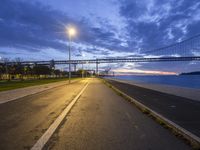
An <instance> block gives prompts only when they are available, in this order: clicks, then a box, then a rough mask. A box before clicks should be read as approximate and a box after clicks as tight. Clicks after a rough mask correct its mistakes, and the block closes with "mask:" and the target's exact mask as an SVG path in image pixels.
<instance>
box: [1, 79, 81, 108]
mask: <svg viewBox="0 0 200 150" xmlns="http://www.w3.org/2000/svg"><path fill="white" fill-rule="evenodd" d="M77 80H79V79H76V80H72V81H71V82H72V83H73V82H76V81H77ZM67 84H68V81H60V82H54V83H48V84H43V85H36V86H30V87H25V88H19V89H14V90H9V91H3V92H0V104H3V103H6V102H9V101H13V100H16V99H19V98H22V97H24V96H28V95H31V94H35V93H38V92H42V91H45V90H48V89H52V88H55V87H58V86H62V85H67Z"/></svg>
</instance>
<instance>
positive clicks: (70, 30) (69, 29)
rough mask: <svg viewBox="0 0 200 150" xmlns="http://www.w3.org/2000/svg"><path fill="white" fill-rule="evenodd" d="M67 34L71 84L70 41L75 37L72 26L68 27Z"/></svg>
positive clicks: (74, 30)
mask: <svg viewBox="0 0 200 150" xmlns="http://www.w3.org/2000/svg"><path fill="white" fill-rule="evenodd" d="M67 34H68V37H69V83H71V40H72V37H74V36H75V35H76V29H75V28H74V27H72V26H70V27H68V28H67Z"/></svg>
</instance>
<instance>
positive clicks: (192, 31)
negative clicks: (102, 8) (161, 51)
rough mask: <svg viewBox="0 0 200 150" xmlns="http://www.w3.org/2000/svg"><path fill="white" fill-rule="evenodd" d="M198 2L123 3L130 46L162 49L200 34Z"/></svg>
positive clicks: (146, 0)
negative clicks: (137, 44)
mask: <svg viewBox="0 0 200 150" xmlns="http://www.w3.org/2000/svg"><path fill="white" fill-rule="evenodd" d="M199 10H200V3H199V0H189V1H187V0H178V1H177V0H152V1H151V0H143V1H141V0H134V1H132V0H121V7H120V14H121V15H122V16H124V18H126V22H127V27H126V28H127V30H128V33H129V37H130V39H129V46H131V45H136V44H135V43H137V41H142V42H141V43H140V44H139V45H140V47H141V48H142V49H154V48H159V47H162V46H165V45H168V44H171V43H174V42H176V41H179V40H182V39H186V38H189V37H191V36H194V35H196V34H197V33H200V28H199V26H200V11H199Z"/></svg>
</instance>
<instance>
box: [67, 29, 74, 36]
mask: <svg viewBox="0 0 200 150" xmlns="http://www.w3.org/2000/svg"><path fill="white" fill-rule="evenodd" d="M67 32H68V35H69V36H70V37H72V36H75V35H76V29H75V28H74V27H69V28H68V29H67Z"/></svg>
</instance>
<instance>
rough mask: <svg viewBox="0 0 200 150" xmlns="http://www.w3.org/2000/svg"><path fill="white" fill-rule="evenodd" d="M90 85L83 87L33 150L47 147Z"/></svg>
mask: <svg viewBox="0 0 200 150" xmlns="http://www.w3.org/2000/svg"><path fill="white" fill-rule="evenodd" d="M88 85H89V82H88V83H87V84H86V85H85V86H84V87H83V89H82V90H81V91H80V93H79V94H78V95H77V96H76V97H75V98H74V99H73V100H72V101H71V103H70V104H69V105H68V106H67V107H66V108H65V109H64V110H63V112H62V113H61V114H60V115H59V116H58V117H57V118H56V120H55V121H54V122H53V123H52V124H51V125H50V127H49V128H48V129H47V130H46V132H45V133H44V134H43V135H42V136H41V137H40V138H39V140H38V141H37V142H36V143H35V144H34V145H33V147H32V148H31V150H42V148H43V147H44V146H45V145H46V143H47V142H48V140H49V139H50V138H51V136H52V135H53V133H54V132H55V131H56V129H57V128H58V127H59V125H60V124H61V122H62V121H63V120H64V118H65V117H66V116H67V114H68V113H69V112H70V110H71V109H72V107H73V106H74V104H75V103H76V101H77V100H78V99H79V97H80V96H81V95H82V94H83V92H84V91H85V89H86V88H87V86H88Z"/></svg>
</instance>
